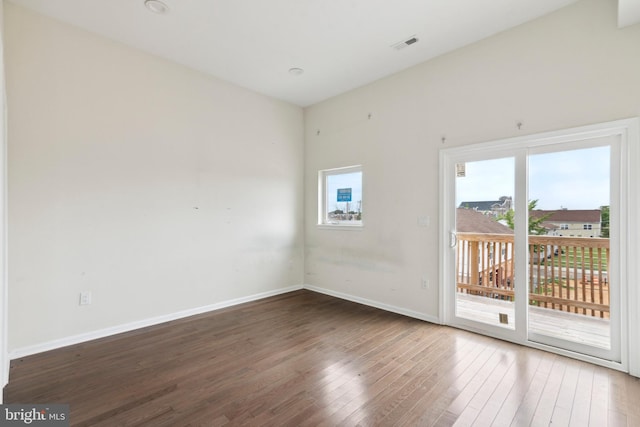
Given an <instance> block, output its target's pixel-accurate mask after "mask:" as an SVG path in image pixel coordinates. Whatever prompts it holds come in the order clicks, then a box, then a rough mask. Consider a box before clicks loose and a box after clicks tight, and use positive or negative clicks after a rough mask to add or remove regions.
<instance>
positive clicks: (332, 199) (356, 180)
mask: <svg viewBox="0 0 640 427" xmlns="http://www.w3.org/2000/svg"><path fill="white" fill-rule="evenodd" d="M327 178H328V179H327V197H328V200H327V204H328V205H329V206H328V208H329V211H334V210H336V209H342V210H344V209H345V208H346V203H345V202H338V201H337V199H338V192H337V190H338V189H339V188H351V203H349V210H352V211H357V210H358V202H359V201H361V200H362V172H353V173H345V174H339V175H329V176H328V177H327Z"/></svg>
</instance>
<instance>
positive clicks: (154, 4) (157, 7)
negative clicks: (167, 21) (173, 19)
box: [144, 0, 169, 15]
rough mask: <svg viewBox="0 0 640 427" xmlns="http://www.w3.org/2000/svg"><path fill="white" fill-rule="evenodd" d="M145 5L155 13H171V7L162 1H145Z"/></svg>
mask: <svg viewBox="0 0 640 427" xmlns="http://www.w3.org/2000/svg"><path fill="white" fill-rule="evenodd" d="M144 5H145V6H146V7H147V9H149V10H150V11H151V12H153V13H157V14H158V15H162V14H164V13H167V12H168V11H169V6H167V5H166V4H164V3H162V2H161V1H160V0H145V2H144Z"/></svg>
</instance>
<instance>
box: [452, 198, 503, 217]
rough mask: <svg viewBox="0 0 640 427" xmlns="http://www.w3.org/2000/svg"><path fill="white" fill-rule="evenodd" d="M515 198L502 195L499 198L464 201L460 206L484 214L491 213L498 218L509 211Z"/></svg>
mask: <svg viewBox="0 0 640 427" xmlns="http://www.w3.org/2000/svg"><path fill="white" fill-rule="evenodd" d="M512 204H513V199H512V198H511V197H509V196H502V197H500V199H499V200H487V201H477V202H462V203H460V206H458V207H459V208H463V209H472V210H474V211H478V212H480V213H483V214H488V215H491V216H492V217H494V218H496V217H498V216H500V215H504V214H505V213H507V211H508V210H509V209H511V207H512Z"/></svg>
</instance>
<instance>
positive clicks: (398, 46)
mask: <svg viewBox="0 0 640 427" xmlns="http://www.w3.org/2000/svg"><path fill="white" fill-rule="evenodd" d="M417 42H418V38H417V37H416V36H415V35H413V36H411V37H409V38H408V39H406V40H402V41H401V42H398V43H396V44H393V45H391V47H392V48H394V49H395V50H401V49H404V48H405V47H407V46H411V45H412V44H414V43H417Z"/></svg>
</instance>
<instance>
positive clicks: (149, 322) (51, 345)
mask: <svg viewBox="0 0 640 427" xmlns="http://www.w3.org/2000/svg"><path fill="white" fill-rule="evenodd" d="M300 289H303V286H302V285H298V286H290V287H288V288H280V289H276V290H273V291H267V292H261V293H259V294H254V295H249V296H246V297H241V298H235V299H232V300H227V301H222V302H219V303H215V304H210V305H206V306H203V307H196V308H190V309H188V310H182V311H178V312H175V313H171V314H166V315H163V316H157V317H152V318H150V319H144V320H138V321H135V322H131V323H125V324H123V325H117V326H112V327H110V328H105V329H99V330H97V331H92V332H87V333H84V334H78V335H73V336H70V337H65V338H60V339H57V340H53V341H48V342H45V343H42V344H36V345H32V346H27V347H22V348H17V349H15V350H13V351H11V352H10V353H9V358H10V359H11V360H14V359H19V358H21V357H26V356H31V355H33V354H37V353H42V352H45V351H49V350H55V349H57V348H62V347H67V346H69V345H74V344H80V343H83V342H87V341H91V340H95V339H99V338H105V337H108V336H111V335H116V334H120V333H123V332H130V331H133V330H136V329H140V328H146V327H147V326H154V325H158V324H161V323H165V322H170V321H172V320H178V319H182V318H185V317H189V316H195V315H196V314H202V313H207V312H210V311H215V310H220V309H222V308H227V307H232V306H234V305H238V304H243V303H246V302H251V301H257V300H260V299H263V298H268V297H272V296H276V295H280V294H285V293H287V292H293V291H298V290H300Z"/></svg>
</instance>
